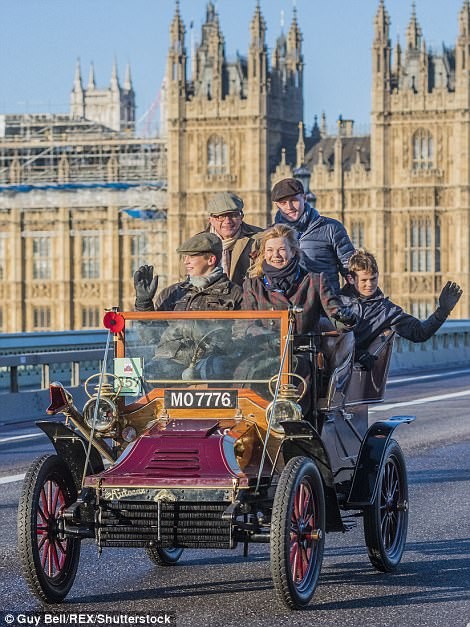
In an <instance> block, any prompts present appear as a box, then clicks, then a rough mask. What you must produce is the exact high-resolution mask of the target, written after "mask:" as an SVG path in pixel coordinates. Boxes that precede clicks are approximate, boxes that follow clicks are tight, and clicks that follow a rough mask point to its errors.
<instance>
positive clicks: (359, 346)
mask: <svg viewBox="0 0 470 627" xmlns="http://www.w3.org/2000/svg"><path fill="white" fill-rule="evenodd" d="M347 281H348V283H347V285H346V286H345V287H343V289H342V290H341V292H340V294H341V296H342V300H343V302H344V304H345V305H347V306H348V307H349V308H350V309H351V311H353V312H354V313H355V314H356V316H357V319H358V322H357V324H356V326H355V327H354V338H355V340H356V351H355V357H356V361H358V362H359V363H360V364H361V365H362V366H363V367H364V368H365V369H366V370H371V368H372V366H373V364H374V361H375V359H376V357H375V356H374V355H371V354H370V353H369V352H368V351H367V348H368V346H369V345H370V343H371V342H372V341H373V340H374V339H375V338H376V337H378V336H379V335H380V334H381V333H382V332H383V331H385V330H386V329H392V330H393V331H395V333H396V334H397V335H399V336H400V337H403V338H405V339H407V340H410V341H411V342H425V341H426V340H428V339H429V338H430V337H431V336H432V335H434V333H436V331H437V330H438V329H439V327H440V326H441V325H442V324H443V323H444V322H445V320H446V318H447V316H448V315H449V314H450V312H451V311H452V309H453V308H454V307H455V305H456V304H457V303H458V301H459V298H460V297H461V295H462V290H461V288H460V286H459V285H457V283H453V282H452V281H448V282H447V283H446V285H445V286H444V287H443V288H442V291H441V293H440V295H439V305H438V307H437V309H436V311H435V312H434V313H432V314H431V315H430V316H429V318H427V319H426V320H418V318H415V317H414V316H411V315H410V314H407V313H406V312H405V311H403V309H402V308H401V307H400V306H399V305H396V304H395V303H393V302H392V301H391V300H389V299H388V298H387V297H385V296H384V294H383V292H382V291H381V290H380V289H379V270H378V266H377V261H376V260H375V257H374V256H373V255H372V254H371V253H369V252H367V251H366V250H363V249H359V250H357V251H356V252H355V253H354V254H353V255H352V256H351V257H350V259H349V272H348V276H347Z"/></svg>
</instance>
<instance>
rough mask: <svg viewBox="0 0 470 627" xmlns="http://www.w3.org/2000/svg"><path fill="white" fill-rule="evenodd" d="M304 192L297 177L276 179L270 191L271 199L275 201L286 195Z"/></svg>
mask: <svg viewBox="0 0 470 627" xmlns="http://www.w3.org/2000/svg"><path fill="white" fill-rule="evenodd" d="M296 194H305V191H304V186H303V185H302V183H301V182H300V181H298V180H297V179H282V181H278V182H277V183H276V185H275V186H274V187H273V189H272V191H271V200H272V201H273V202H277V201H278V200H282V199H283V198H287V197H288V196H295V195H296Z"/></svg>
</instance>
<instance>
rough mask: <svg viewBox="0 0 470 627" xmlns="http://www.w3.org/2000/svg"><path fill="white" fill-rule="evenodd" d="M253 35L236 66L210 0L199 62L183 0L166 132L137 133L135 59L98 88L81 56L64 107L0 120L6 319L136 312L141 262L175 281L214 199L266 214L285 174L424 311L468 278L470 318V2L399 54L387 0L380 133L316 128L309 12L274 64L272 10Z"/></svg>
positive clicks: (5, 325) (413, 33)
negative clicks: (307, 98) (442, 30)
mask: <svg viewBox="0 0 470 627" xmlns="http://www.w3.org/2000/svg"><path fill="white" fill-rule="evenodd" d="M250 35H251V40H250V46H249V50H248V54H247V56H246V57H242V56H237V58H236V59H235V60H229V59H228V58H227V57H226V54H225V45H224V38H223V34H222V32H221V28H220V23H219V19H218V15H217V13H216V11H215V9H214V5H213V3H212V2H209V3H208V5H207V11H206V16H205V21H204V24H203V26H202V33H201V38H200V42H199V44H198V45H197V46H196V47H195V49H194V51H193V54H192V55H191V59H189V58H188V55H187V52H186V42H185V28H184V24H183V22H182V19H181V15H180V12H179V8H178V5H177V7H176V11H175V16H174V19H173V21H172V24H171V27H170V47H169V53H168V61H167V72H166V78H165V90H164V94H163V96H164V97H163V98H162V101H163V103H164V105H165V110H166V118H165V121H166V125H165V126H166V131H167V135H166V137H159V138H152V139H149V138H138V137H135V134H134V129H133V124H134V119H135V98H134V92H133V88H132V82H131V77H130V71H129V70H127V71H126V77H125V80H124V84H123V85H122V86H121V85H120V83H119V79H118V76H117V69H116V68H115V67H114V68H113V71H112V75H111V81H110V84H109V87H108V88H107V89H98V88H97V87H96V82H95V76H94V72H93V69H92V68H91V70H90V75H89V78H88V84H87V85H86V87H84V86H83V84H82V78H81V71H80V67H78V68H77V72H76V76H75V81H74V86H73V90H72V94H71V108H70V112H69V113H68V114H64V115H60V116H59V115H37V116H34V115H29V116H25V115H23V116H18V115H5V116H0V297H1V298H0V331H3V332H17V331H32V330H45V329H54V330H62V329H80V328H86V327H94V326H99V325H100V320H101V317H102V312H103V309H104V307H109V306H113V305H119V306H120V307H121V308H130V307H132V303H133V286H132V272H133V270H134V269H135V268H136V267H138V266H139V265H140V264H141V263H144V262H146V263H152V264H154V265H155V267H156V268H157V270H158V273H159V275H160V277H161V281H160V285H161V287H163V286H164V285H166V284H167V283H168V282H172V281H174V280H177V279H178V278H179V272H180V269H179V266H178V260H177V257H176V255H175V254H174V253H173V251H174V250H175V249H176V247H177V245H178V244H179V243H180V242H181V241H182V240H183V239H184V238H186V237H187V236H188V235H190V234H192V233H194V232H197V231H199V230H201V229H202V228H203V227H204V226H205V220H206V209H205V208H206V206H207V199H208V197H209V195H210V194H212V193H214V192H216V191H220V190H225V189H230V190H233V191H235V192H236V193H238V194H240V195H241V196H242V197H243V198H244V200H245V206H246V217H247V220H248V221H251V222H253V223H255V224H259V225H261V226H264V225H266V224H269V223H270V221H271V218H272V209H273V208H272V206H271V204H270V202H269V189H270V186H271V184H272V183H273V182H274V181H275V180H277V179H278V178H280V177H281V176H289V175H292V174H293V173H294V175H296V176H302V177H305V175H306V174H307V176H308V175H310V189H311V190H312V191H314V192H315V194H316V197H317V206H318V208H319V210H320V211H321V212H322V213H324V214H326V215H329V216H332V217H336V218H338V219H340V220H342V221H343V222H344V223H345V225H346V227H347V228H348V230H349V232H350V234H351V236H352V239H353V241H354V242H355V244H356V245H358V246H359V245H363V246H366V247H367V248H368V249H369V250H371V251H372V252H374V253H375V254H376V255H377V257H378V260H379V263H380V268H381V284H382V286H383V288H384V291H385V292H386V293H387V294H389V295H390V296H391V297H392V298H393V299H394V300H395V301H397V302H399V303H400V304H402V305H403V306H404V307H406V308H408V309H409V310H410V311H412V312H413V313H415V314H416V315H419V316H424V315H426V314H427V313H429V312H430V310H431V309H433V307H434V306H435V302H436V299H437V296H438V294H439V291H440V288H441V285H442V284H443V283H444V282H445V281H446V280H447V279H454V280H456V281H458V282H459V283H460V284H461V285H462V287H463V288H464V296H463V298H462V299H461V302H460V303H459V305H458V307H457V308H456V311H455V317H467V318H468V317H470V299H469V296H470V273H469V261H468V260H469V253H470V163H469V154H470V4H469V1H468V0H464V1H463V6H462V10H461V12H460V16H459V34H458V38H457V42H456V45H455V47H444V48H443V49H442V50H441V51H433V50H429V49H428V48H427V47H426V44H425V41H424V38H423V35H422V32H421V29H420V27H419V24H418V20H417V17H416V15H415V12H414V10H413V14H412V16H411V20H410V24H409V27H408V30H407V34H406V45H405V46H403V49H402V48H401V47H400V46H399V45H398V44H397V45H396V46H395V48H394V50H393V53H392V46H391V42H390V36H389V16H388V13H387V11H386V8H385V5H384V2H383V0H379V4H378V10H377V14H376V17H375V29H374V40H373V43H372V71H373V74H372V116H371V133H370V136H357V135H355V134H354V127H353V124H352V122H351V121H348V120H340V122H339V124H338V132H337V133H336V134H335V135H334V136H331V135H328V133H327V132H326V124H325V123H324V122H323V123H322V124H321V125H320V127H318V125H316V124H315V126H314V129H313V132H312V134H311V135H309V136H304V131H303V124H302V120H303V59H302V50H301V40H302V36H301V32H300V29H299V25H298V23H297V16H296V14H295V12H294V17H293V20H292V22H291V25H290V27H289V29H288V32H287V34H286V35H284V34H281V36H280V37H279V38H278V40H277V42H276V45H275V46H274V48H273V51H272V54H271V55H269V58H268V51H267V45H266V25H265V22H264V19H263V16H262V13H261V9H260V7H259V4H257V6H256V8H255V10H254V15H253V18H252V21H251V25H250ZM190 60H191V66H192V67H191V72H189V67H188V65H189V61H190ZM147 217H150V218H152V219H149V220H144V219H143V218H147Z"/></svg>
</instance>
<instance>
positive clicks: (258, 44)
mask: <svg viewBox="0 0 470 627" xmlns="http://www.w3.org/2000/svg"><path fill="white" fill-rule="evenodd" d="M250 32H251V45H250V48H257V49H258V50H264V49H265V47H266V42H265V36H266V22H265V21H264V17H263V15H262V13H261V7H260V4H259V1H258V2H257V3H256V8H255V13H254V15H253V19H252V20H251V25H250Z"/></svg>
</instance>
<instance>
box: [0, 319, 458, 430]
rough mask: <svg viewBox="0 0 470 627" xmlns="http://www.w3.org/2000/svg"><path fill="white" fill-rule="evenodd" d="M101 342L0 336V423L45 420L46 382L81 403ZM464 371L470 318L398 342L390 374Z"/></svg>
mask: <svg viewBox="0 0 470 627" xmlns="http://www.w3.org/2000/svg"><path fill="white" fill-rule="evenodd" d="M105 341H106V332H104V331H71V332H64V333H29V334H3V335H0V425H1V424H8V423H14V422H20V421H22V420H31V419H32V418H36V417H37V418H40V417H44V416H45V409H46V407H47V405H48V398H49V392H48V387H49V383H50V382H51V381H60V382H61V383H63V384H64V386H65V387H66V388H67V389H70V390H71V391H72V393H73V396H74V399H75V400H76V402H77V405H80V404H81V403H83V402H84V400H85V397H84V392H83V387H82V384H83V382H84V381H85V380H86V379H87V378H88V377H89V376H90V375H92V374H95V373H97V372H99V371H100V369H101V363H102V362H101V360H102V358H103V354H104V345H105ZM110 357H112V354H111V355H110ZM465 367H470V320H450V321H448V322H446V323H445V324H444V325H443V326H442V327H441V328H440V329H439V331H438V332H437V334H436V335H435V336H434V337H432V338H431V339H430V340H428V341H427V342H423V343H421V344H413V343H412V342H409V341H407V340H404V339H403V338H397V339H396V343H395V348H394V353H393V356H392V364H391V370H390V373H391V375H392V376H393V375H398V374H407V373H416V372H425V371H432V370H445V369H449V368H456V369H459V368H465Z"/></svg>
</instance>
